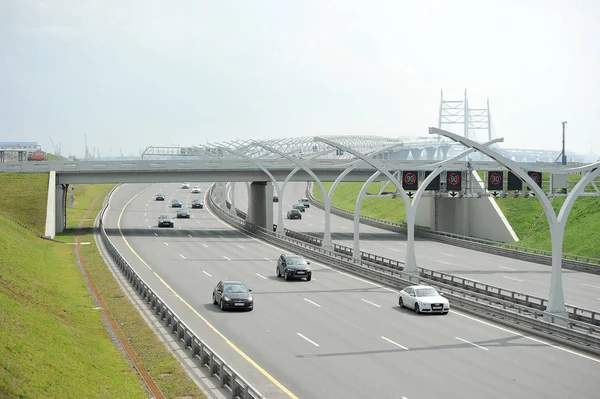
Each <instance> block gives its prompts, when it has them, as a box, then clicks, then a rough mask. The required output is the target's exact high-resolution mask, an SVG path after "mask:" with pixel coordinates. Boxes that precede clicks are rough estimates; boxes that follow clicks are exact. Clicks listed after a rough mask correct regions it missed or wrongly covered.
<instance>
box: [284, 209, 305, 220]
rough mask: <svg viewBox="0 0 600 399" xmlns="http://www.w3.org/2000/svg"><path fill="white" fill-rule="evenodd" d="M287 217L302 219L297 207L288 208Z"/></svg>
mask: <svg viewBox="0 0 600 399" xmlns="http://www.w3.org/2000/svg"><path fill="white" fill-rule="evenodd" d="M287 218H288V219H302V214H301V213H300V211H299V210H298V209H290V210H289V211H288V212H287Z"/></svg>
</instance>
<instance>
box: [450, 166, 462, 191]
mask: <svg viewBox="0 0 600 399" xmlns="http://www.w3.org/2000/svg"><path fill="white" fill-rule="evenodd" d="M446 183H447V184H448V185H447V188H448V191H460V190H461V189H462V172H461V171H460V170H458V171H451V170H449V171H448V172H446Z"/></svg>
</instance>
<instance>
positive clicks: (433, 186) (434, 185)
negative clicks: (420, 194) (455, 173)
mask: <svg viewBox="0 0 600 399" xmlns="http://www.w3.org/2000/svg"><path fill="white" fill-rule="evenodd" d="M430 174H431V171H430V170H428V171H426V172H425V178H426V179H427V176H429V175H430ZM425 190H426V191H440V175H437V176H436V177H434V178H433V180H432V181H431V183H429V184H428V185H427V187H426V188H425Z"/></svg>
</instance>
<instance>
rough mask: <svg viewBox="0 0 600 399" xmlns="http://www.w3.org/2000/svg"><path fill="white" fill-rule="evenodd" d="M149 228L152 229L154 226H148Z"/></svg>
mask: <svg viewBox="0 0 600 399" xmlns="http://www.w3.org/2000/svg"><path fill="white" fill-rule="evenodd" d="M146 222H147V220H146ZM148 227H149V228H152V226H148Z"/></svg>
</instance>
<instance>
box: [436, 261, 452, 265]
mask: <svg viewBox="0 0 600 399" xmlns="http://www.w3.org/2000/svg"><path fill="white" fill-rule="evenodd" d="M436 262H438V263H441V264H444V265H451V264H452V263H448V262H444V261H443V260H436Z"/></svg>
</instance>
